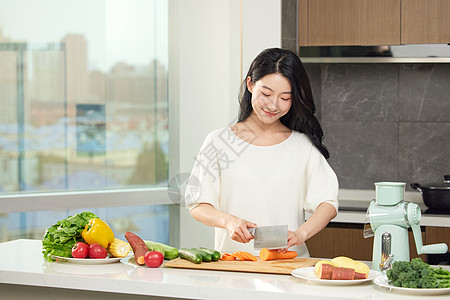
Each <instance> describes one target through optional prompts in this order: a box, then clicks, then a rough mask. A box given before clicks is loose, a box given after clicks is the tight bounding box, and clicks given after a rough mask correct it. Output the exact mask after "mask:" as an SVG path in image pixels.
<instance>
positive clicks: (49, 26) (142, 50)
mask: <svg viewBox="0 0 450 300" xmlns="http://www.w3.org/2000/svg"><path fill="white" fill-rule="evenodd" d="M0 28H1V29H2V30H3V35H4V36H6V37H8V38H10V39H12V40H21V41H23V40H25V41H27V42H28V43H38V44H42V43H58V42H60V40H61V39H62V38H63V37H64V36H65V35H66V34H83V35H84V36H85V37H86V39H87V41H88V60H89V68H90V69H100V70H102V71H109V70H110V68H111V66H113V65H114V64H115V63H116V62H118V61H121V62H125V63H128V64H130V65H135V66H138V65H143V64H144V65H148V64H149V63H150V62H151V61H152V60H153V59H154V58H157V59H158V60H159V61H160V62H161V63H162V64H164V65H166V66H167V60H168V54H167V52H168V46H167V44H168V42H167V41H168V0H163V1H161V0H76V1H73V0H13V1H11V0H0Z"/></svg>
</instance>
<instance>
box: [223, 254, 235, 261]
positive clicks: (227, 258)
mask: <svg viewBox="0 0 450 300" xmlns="http://www.w3.org/2000/svg"><path fill="white" fill-rule="evenodd" d="M235 259H236V257H235V256H234V255H233V254H230V253H224V254H222V257H221V258H220V260H235Z"/></svg>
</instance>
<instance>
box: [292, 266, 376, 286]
mask: <svg viewBox="0 0 450 300" xmlns="http://www.w3.org/2000/svg"><path fill="white" fill-rule="evenodd" d="M291 274H292V276H295V277H298V278H302V279H306V280H308V281H312V282H316V283H320V284H326V285H354V284H361V283H364V282H367V281H371V280H374V279H375V278H376V277H377V276H380V275H381V273H380V272H377V271H374V270H370V271H369V276H368V277H367V278H366V279H355V280H328V279H320V278H318V277H317V275H316V274H315V273H314V267H309V268H298V269H295V270H294V271H292V272H291Z"/></svg>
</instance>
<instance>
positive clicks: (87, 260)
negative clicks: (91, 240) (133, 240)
mask: <svg viewBox="0 0 450 300" xmlns="http://www.w3.org/2000/svg"><path fill="white" fill-rule="evenodd" d="M52 258H53V259H55V260H56V262H69V263H72V264H79V265H103V264H111V263H115V262H118V261H120V260H121V259H122V258H123V257H107V258H95V259H94V258H73V257H62V256H56V255H52Z"/></svg>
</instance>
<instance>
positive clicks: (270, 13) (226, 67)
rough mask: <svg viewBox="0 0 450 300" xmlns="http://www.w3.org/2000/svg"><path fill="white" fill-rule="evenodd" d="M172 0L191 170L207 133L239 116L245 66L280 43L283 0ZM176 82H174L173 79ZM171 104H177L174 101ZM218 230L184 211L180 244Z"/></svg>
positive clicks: (183, 136) (176, 90)
mask: <svg viewBox="0 0 450 300" xmlns="http://www.w3.org/2000/svg"><path fill="white" fill-rule="evenodd" d="M242 4H243V40H244V43H243V48H242V65H241V36H240V30H241V29H240V25H241V1H240V0H229V1H223V0H182V1H181V0H179V1H177V0H174V1H173V2H172V9H173V10H175V11H173V12H171V14H172V18H175V21H174V22H172V26H174V28H172V30H171V33H172V37H174V39H173V40H171V58H170V62H171V63H170V64H171V66H170V71H169V72H172V73H173V72H176V74H172V77H171V84H172V87H171V88H170V91H171V93H172V94H171V96H170V99H171V100H174V101H178V103H177V106H178V107H179V111H178V112H174V113H175V114H178V115H179V116H178V122H179V124H178V127H177V131H178V135H179V171H180V173H189V172H190V171H191V168H192V166H193V163H194V159H195V156H196V155H197V152H198V151H199V148H200V146H201V144H202V142H203V140H204V138H205V137H206V135H207V134H208V133H209V132H210V131H212V130H214V129H217V128H221V127H225V126H227V125H229V124H230V122H233V121H235V118H236V117H237V112H238V100H237V96H238V93H239V86H240V82H241V74H240V73H241V70H242V72H243V73H244V74H245V73H246V72H247V68H248V66H249V64H250V62H251V60H253V58H254V57H255V56H256V55H257V54H258V53H259V52H260V51H261V50H263V49H265V48H268V47H280V45H281V0H276V1H273V0H243V2H242ZM174 83H175V84H176V86H175V87H174V86H173V84H174ZM171 109H173V108H172V107H171ZM213 243H214V230H213V228H210V227H207V226H205V225H203V224H200V223H198V222H197V221H195V220H194V219H193V218H192V217H191V216H190V214H189V212H188V211H187V209H186V208H181V211H180V246H181V247H198V246H207V247H213Z"/></svg>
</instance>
